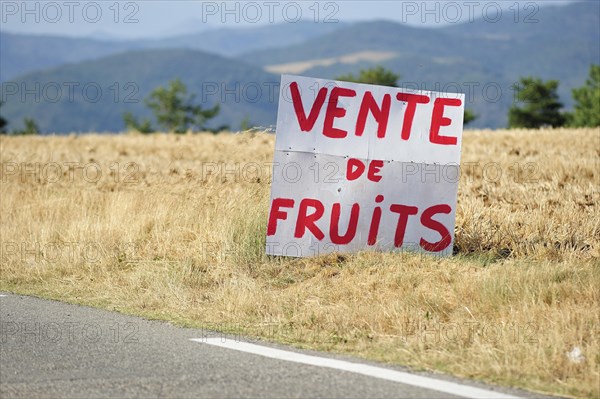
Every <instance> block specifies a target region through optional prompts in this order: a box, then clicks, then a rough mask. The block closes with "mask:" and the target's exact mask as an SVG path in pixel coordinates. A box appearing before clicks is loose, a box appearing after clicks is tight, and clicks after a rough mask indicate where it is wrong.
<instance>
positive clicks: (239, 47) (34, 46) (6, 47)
mask: <svg viewBox="0 0 600 399" xmlns="http://www.w3.org/2000/svg"><path fill="white" fill-rule="evenodd" d="M342 26H344V24H339V23H336V24H324V23H321V24H316V23H313V22H309V21H299V22H297V23H285V24H283V23H282V24H270V25H265V26H257V27H252V28H223V29H214V30H209V31H205V32H200V33H196V34H188V35H181V36H174V37H169V38H166V39H160V40H158V39H157V40H119V41H115V40H99V39H91V38H71V37H62V36H39V35H24V34H13V33H9V32H4V31H3V32H2V33H1V34H0V81H2V82H4V81H7V80H9V79H13V78H14V77H16V76H19V75H23V74H25V73H29V72H33V71H39V70H43V69H46V68H51V67H55V66H59V65H63V64H66V63H74V62H80V61H85V60H92V59H97V58H100V57H103V56H106V55H110V54H117V53H121V52H124V51H127V50H141V49H175V48H177V49H192V50H202V51H208V52H211V53H216V54H220V55H225V56H231V55H237V54H240V53H242V52H247V51H251V50H258V49H266V48H271V47H277V46H286V45H290V44H296V43H301V42H303V41H305V40H308V39H311V38H314V37H316V36H319V35H321V34H325V33H329V32H332V31H334V30H336V29H339V28H341V27H342Z"/></svg>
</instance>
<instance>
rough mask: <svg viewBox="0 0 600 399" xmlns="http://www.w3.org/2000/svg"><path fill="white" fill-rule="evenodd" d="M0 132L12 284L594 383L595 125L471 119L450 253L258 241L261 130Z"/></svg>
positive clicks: (464, 370)
mask: <svg viewBox="0 0 600 399" xmlns="http://www.w3.org/2000/svg"><path fill="white" fill-rule="evenodd" d="M0 140H1V151H0V155H1V161H2V176H1V178H2V181H1V183H2V190H1V203H2V206H1V209H0V215H1V222H2V223H1V228H0V233H1V243H2V254H1V255H2V259H1V269H0V273H1V275H0V289H2V290H7V291H12V292H17V293H23V294H31V295H37V296H42V297H48V298H54V299H59V300H64V301H67V302H74V303H80V304H86V305H92V306H97V307H103V308H108V309H114V310H117V311H121V312H125V313H131V314H138V315H142V316H145V317H149V318H157V319H164V320H169V321H173V322H176V323H180V324H183V325H187V326H195V327H204V328H216V329H220V330H223V331H227V332H234V333H239V334H242V335H251V336H258V337H261V338H264V339H271V340H276V341H279V342H284V343H291V344H294V345H297V346H300V347H306V348H313V349H321V350H330V351H336V352H342V353H347V354H352V355H356V356H362V357H365V358H369V359H374V360H380V361H385V362H392V363H397V364H403V365H407V366H411V367H414V368H416V369H428V370H437V371H441V372H447V373H452V374H455V375H459V376H464V377H470V378H476V379H482V380H485V381H489V382H495V383H499V384H504V385H514V386H519V387H524V388H528V389H532V390H536V391H540V392H547V393H555V394H562V395H569V396H578V397H599V396H600V388H599V386H600V384H599V381H600V372H599V369H600V261H599V258H600V192H599V189H598V187H600V164H599V162H600V132H599V131H598V129H579V130H567V129H564V130H563V129H560V130H541V131H520V130H514V131H467V132H465V134H464V139H463V155H462V168H461V176H460V183H459V195H458V211H457V223H456V239H455V253H456V255H455V256H453V257H450V258H436V257H432V256H424V255H418V254H409V253H395V254H386V253H371V252H362V253H359V254H354V255H326V256H319V257H314V258H303V259H295V258H273V257H267V256H266V255H265V250H264V245H265V230H266V219H267V210H268V199H269V188H270V178H271V176H270V175H271V168H270V165H269V163H270V162H271V161H272V156H273V147H274V137H273V136H272V135H269V134H265V133H243V134H236V135H229V134H221V135H212V134H198V135H161V134H157V135H150V136H140V135H122V136H101V135H85V136H79V137H77V136H69V137H1V138H0ZM250 165H252V166H250ZM576 347H578V348H579V349H580V350H581V352H582V356H580V357H578V358H570V357H569V356H568V355H567V353H568V352H570V351H572V350H573V349H574V348H576Z"/></svg>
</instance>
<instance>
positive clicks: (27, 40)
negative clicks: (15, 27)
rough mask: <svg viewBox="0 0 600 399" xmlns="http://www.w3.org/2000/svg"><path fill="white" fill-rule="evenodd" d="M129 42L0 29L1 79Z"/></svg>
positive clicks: (115, 49) (110, 50) (96, 54)
mask: <svg viewBox="0 0 600 399" xmlns="http://www.w3.org/2000/svg"><path fill="white" fill-rule="evenodd" d="M133 47H134V46H133V45H132V43H126V42H110V41H101V40H94V39H87V38H71V37H62V36H38V35H22V34H12V33H8V32H2V33H0V81H1V82H4V81H7V80H9V79H12V78H14V77H16V76H18V75H22V74H25V73H29V72H33V71H41V70H44V69H46V68H51V67H55V66H58V65H62V64H67V63H72V62H79V61H81V60H88V59H95V58H99V57H103V56H105V55H108V54H114V53H118V52H122V51H125V50H128V49H131V48H133Z"/></svg>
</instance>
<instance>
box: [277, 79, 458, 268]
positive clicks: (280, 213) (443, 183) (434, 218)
mask: <svg viewBox="0 0 600 399" xmlns="http://www.w3.org/2000/svg"><path fill="white" fill-rule="evenodd" d="M463 115H464V94H456V93H437V92H430V91H417V90H407V89H400V88H393V87H386V86H374V85H365V84H357V83H347V82H338V81H331V80H323V79H313V78H306V77H301V76H291V75H283V76H282V77H281V89H280V93H279V111H278V115H277V131H276V141H275V156H274V166H273V183H272V187H271V204H270V209H269V220H268V227H267V254H269V255H284V256H298V257H304V256H314V255H319V254H324V253H330V252H356V251H360V250H365V249H375V250H379V251H392V250H413V251H419V252H426V253H433V254H440V255H449V254H452V243H453V241H454V223H455V215H456V196H457V190H458V179H459V163H460V147H461V139H462V130H463Z"/></svg>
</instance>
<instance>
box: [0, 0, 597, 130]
mask: <svg viewBox="0 0 600 399" xmlns="http://www.w3.org/2000/svg"><path fill="white" fill-rule="evenodd" d="M599 38H600V3H598V2H577V3H571V4H568V5H563V6H546V7H541V8H540V9H539V12H538V13H537V14H536V15H535V18H534V19H530V20H529V21H525V20H520V21H515V20H513V18H512V17H510V18H509V17H507V18H504V19H501V20H500V21H499V22H497V23H491V22H489V21H485V20H483V19H481V20H476V21H474V22H470V23H463V24H457V25H449V26H445V27H439V28H417V27H412V26H408V25H405V24H401V23H396V22H391V21H368V22H357V23H344V24H315V23H311V22H307V21H305V22H302V23H297V24H280V25H268V26H262V27H256V28H251V29H250V28H248V29H220V30H214V31H206V32H202V33H199V34H195V35H185V36H177V37H173V38H169V39H163V40H146V41H118V42H111V41H98V40H92V39H72V38H61V37H41V36H27V35H17V34H9V33H6V32H2V34H1V35H0V45H1V47H0V51H1V53H0V66H1V74H0V77H1V78H2V80H3V84H2V100H3V101H4V102H5V104H4V105H3V107H2V114H3V116H4V117H5V118H6V119H8V120H9V121H16V122H15V123H14V126H18V123H19V122H18V121H20V120H22V118H24V117H33V118H34V119H35V120H36V121H37V122H38V124H39V126H40V127H41V129H42V131H44V132H59V133H63V132H70V131H82V132H83V131H120V130H122V129H123V128H124V126H123V122H122V119H121V116H122V114H123V112H125V111H131V112H133V113H134V114H137V115H141V116H143V115H147V110H146V109H145V107H144V106H143V98H144V97H145V96H147V95H148V94H149V93H150V92H151V90H152V89H154V88H155V87H157V86H159V85H164V84H166V83H167V82H168V81H169V80H170V79H173V78H175V77H179V78H181V79H182V81H184V83H186V85H187V86H188V89H189V91H190V92H193V93H196V94H197V95H198V96H197V100H198V101H199V102H201V103H202V104H203V105H206V106H211V105H212V104H215V103H219V104H220V105H221V113H220V115H219V117H218V119H217V120H215V121H214V124H215V125H219V124H223V123H225V124H228V125H230V126H231V127H232V128H237V127H238V126H239V124H240V123H241V121H242V120H243V119H246V120H247V121H249V122H250V123H252V124H256V125H262V126H268V125H273V124H274V123H275V119H276V110H277V95H276V93H275V95H273V92H272V91H273V87H274V85H276V84H277V83H278V82H279V74H281V73H296V74H302V75H305V76H314V77H322V78H335V77H336V76H339V75H340V74H345V73H356V72H358V70H359V69H361V68H367V67H371V66H373V65H383V66H385V67H386V68H388V69H391V70H392V71H394V72H396V73H398V74H400V75H401V78H400V79H399V82H398V83H399V85H400V86H401V87H408V88H419V89H427V90H439V91H462V92H465V93H466V94H467V104H466V106H467V108H470V109H472V110H473V111H474V112H475V113H476V114H477V115H478V118H477V119H476V120H475V121H474V122H473V124H472V127H490V128H497V127H503V126H505V125H506V121H507V111H508V108H509V106H510V105H511V104H512V103H513V102H514V99H515V92H514V88H513V84H514V83H515V82H517V81H518V79H519V77H521V76H530V75H533V76H539V77H541V78H543V79H558V80H559V81H560V86H559V94H560V96H561V100H562V101H563V102H564V104H565V105H566V106H567V107H570V106H572V99H571V90H572V88H574V87H578V86H581V85H582V84H583V83H584V82H585V80H586V77H587V74H588V71H589V67H590V65H591V64H599V63H600V39H599ZM75 83H77V84H78V86H76V87H75V86H74V84H75ZM36 85H38V86H39V89H36ZM59 87H61V88H62V92H61V93H60V96H57V94H56V93H58V88H59ZM71 87H73V92H72V93H68V89H69V88H71ZM98 88H100V91H101V95H100V96H99V98H96V97H98V96H97V95H96V96H95V95H94V94H95V93H98V92H99V90H98ZM84 89H85V90H84ZM26 90H29V91H30V93H29V94H27V91H26ZM36 90H37V91H38V92H39V93H38V94H39V95H38V96H37V98H36V96H35V95H34V94H32V93H31V91H34V92H35V91H36ZM44 90H45V91H44ZM70 94H72V95H70ZM11 127H12V125H11Z"/></svg>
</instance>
